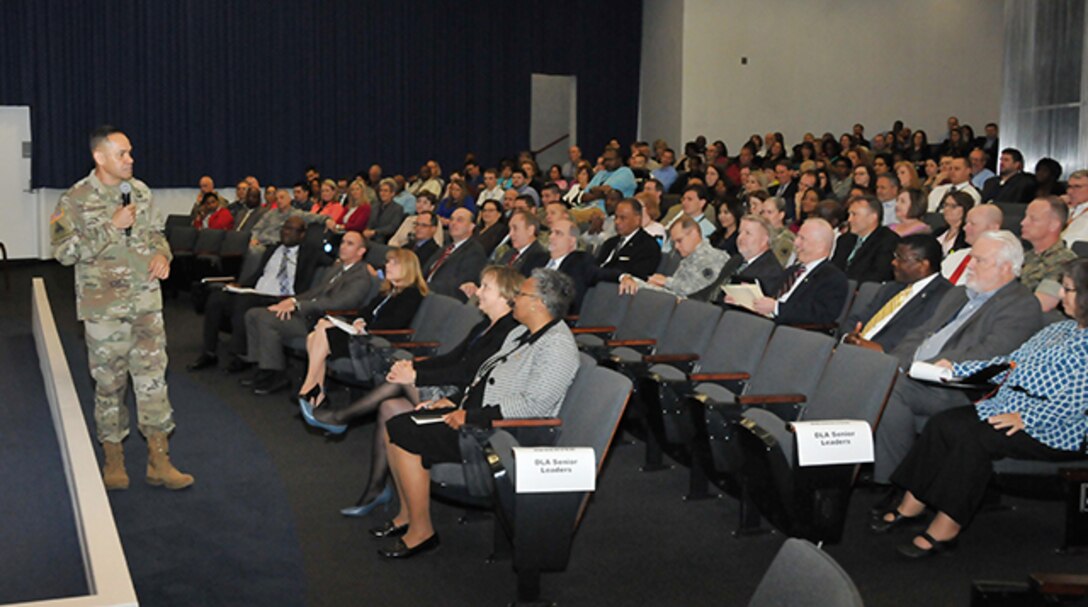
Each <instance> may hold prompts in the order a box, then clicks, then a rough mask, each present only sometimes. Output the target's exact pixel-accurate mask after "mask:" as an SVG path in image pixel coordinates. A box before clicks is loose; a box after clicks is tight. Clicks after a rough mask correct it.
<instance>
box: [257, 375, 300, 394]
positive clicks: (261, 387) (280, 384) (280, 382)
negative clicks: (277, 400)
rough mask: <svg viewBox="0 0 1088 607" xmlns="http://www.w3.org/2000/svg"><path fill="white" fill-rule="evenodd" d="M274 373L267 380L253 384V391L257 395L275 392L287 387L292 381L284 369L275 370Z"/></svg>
mask: <svg viewBox="0 0 1088 607" xmlns="http://www.w3.org/2000/svg"><path fill="white" fill-rule="evenodd" d="M272 373H273V375H272V376H271V377H269V378H268V379H267V380H266V381H263V382H261V383H258V384H253V393H254V394H256V395H257V396H265V395H267V394H274V393H276V392H279V391H280V390H283V389H285V388H287V386H288V385H290V383H291V382H289V381H288V380H287V377H286V375H285V372H284V371H273V372H272Z"/></svg>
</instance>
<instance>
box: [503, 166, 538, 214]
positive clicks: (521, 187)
mask: <svg viewBox="0 0 1088 607" xmlns="http://www.w3.org/2000/svg"><path fill="white" fill-rule="evenodd" d="M510 184H511V189H513V190H514V191H516V192H517V193H518V196H528V197H529V198H531V199H532V200H533V206H540V194H539V193H538V192H537V191H536V190H534V189H533V186H532V185H531V184H530V183H529V176H528V175H526V173H525V169H521V168H517V169H514V170H513V171H511V173H510Z"/></svg>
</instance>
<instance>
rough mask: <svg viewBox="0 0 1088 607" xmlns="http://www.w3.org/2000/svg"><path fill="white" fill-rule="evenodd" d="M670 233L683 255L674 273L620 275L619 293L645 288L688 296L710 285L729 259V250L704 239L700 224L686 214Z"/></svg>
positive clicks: (677, 221)
mask: <svg viewBox="0 0 1088 607" xmlns="http://www.w3.org/2000/svg"><path fill="white" fill-rule="evenodd" d="M669 236H670V241H671V242H672V243H673V244H674V245H675V246H676V252H677V253H678V254H679V255H680V265H679V266H677V268H676V272H674V273H673V274H672V275H671V276H665V275H664V274H653V275H651V276H650V277H649V278H647V279H646V280H642V279H640V278H636V277H634V276H632V275H630V274H623V275H621V276H620V293H622V294H634V293H637V292H638V290H639V289H641V288H646V289H654V290H657V291H665V292H668V293H672V294H673V295H676V296H677V297H688V296H690V295H691V294H692V293H697V292H699V291H702V290H703V289H705V288H707V287H708V286H710V285H711V284H712V283H713V282H714V281H715V280H716V279H717V278H718V275H719V274H721V271H722V268H723V267H724V266H725V263H726V262H727V261H728V260H729V254H728V253H726V252H725V251H719V250H718V249H715V248H714V247H712V246H710V243H709V242H707V241H706V240H704V239H703V233H702V231H700V230H699V225H698V224H697V223H695V220H693V219H692V218H691V217H689V216H688V215H687V214H684V215H681V216H680V218H679V219H677V220H676V221H674V222H673V224H672V227H671V228H669Z"/></svg>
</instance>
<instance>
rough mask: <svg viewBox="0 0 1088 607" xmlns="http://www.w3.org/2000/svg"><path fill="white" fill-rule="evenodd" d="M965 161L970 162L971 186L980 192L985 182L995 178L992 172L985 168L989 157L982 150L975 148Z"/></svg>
mask: <svg viewBox="0 0 1088 607" xmlns="http://www.w3.org/2000/svg"><path fill="white" fill-rule="evenodd" d="M967 159H968V160H969V161H970V162H971V185H973V186H975V189H977V190H978V191H980V192H981V191H982V186H983V185H984V184H985V183H986V180H987V179H989V178H991V177H994V176H995V173H994V172H993V171H991V170H990V169H988V168H986V163H987V162H988V161H989V156H988V155H987V154H986V152H985V151H984V150H983V149H982V148H975V149H973V150H971V153H970V154H968V155H967Z"/></svg>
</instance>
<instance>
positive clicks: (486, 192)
mask: <svg viewBox="0 0 1088 607" xmlns="http://www.w3.org/2000/svg"><path fill="white" fill-rule="evenodd" d="M502 194H503V192H502V188H501V187H499V172H498V171H496V170H495V169H486V170H485V171H484V183H483V187H482V188H480V191H479V192H477V193H476V204H478V205H481V207H482V205H483V202H484V201H485V200H494V201H495V202H498V203H499V204H500V206H501V205H502Z"/></svg>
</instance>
